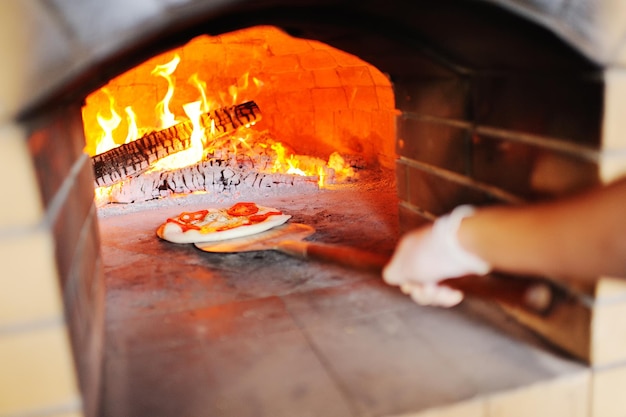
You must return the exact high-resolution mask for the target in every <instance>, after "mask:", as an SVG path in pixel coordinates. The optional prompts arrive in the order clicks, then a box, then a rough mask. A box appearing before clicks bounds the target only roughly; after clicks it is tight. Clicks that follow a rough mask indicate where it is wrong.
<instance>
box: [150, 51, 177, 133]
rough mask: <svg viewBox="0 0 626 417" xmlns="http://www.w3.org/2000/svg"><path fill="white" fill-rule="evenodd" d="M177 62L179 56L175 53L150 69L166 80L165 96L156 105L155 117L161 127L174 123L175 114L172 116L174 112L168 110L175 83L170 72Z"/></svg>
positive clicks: (165, 127)
mask: <svg viewBox="0 0 626 417" xmlns="http://www.w3.org/2000/svg"><path fill="white" fill-rule="evenodd" d="M179 62H180V56H179V55H178V54H176V55H174V58H172V60H171V61H170V62H168V63H166V64H161V65H157V66H156V67H155V68H154V69H153V70H152V75H156V76H159V77H163V78H165V80H166V81H167V93H166V94H165V97H163V100H161V101H160V102H159V103H158V104H157V105H156V111H157V117H158V118H159V120H160V121H161V128H162V129H167V128H168V127H170V126H174V125H175V124H176V116H174V113H172V112H171V111H170V101H171V100H172V97H173V96H174V87H175V85H176V83H175V82H174V78H173V77H172V74H173V73H174V71H175V70H176V67H177V66H178V63H179Z"/></svg>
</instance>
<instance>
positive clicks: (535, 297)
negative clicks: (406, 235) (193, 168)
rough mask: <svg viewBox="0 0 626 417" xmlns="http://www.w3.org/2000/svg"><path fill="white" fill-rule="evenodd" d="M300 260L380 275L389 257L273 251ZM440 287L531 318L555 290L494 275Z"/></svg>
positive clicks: (294, 247) (301, 248)
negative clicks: (522, 312)
mask: <svg viewBox="0 0 626 417" xmlns="http://www.w3.org/2000/svg"><path fill="white" fill-rule="evenodd" d="M274 249H275V250H278V251H280V252H283V253H286V254H288V255H291V256H295V257H298V258H302V259H312V260H318V261H323V262H329V263H333V264H336V265H341V266H346V267H350V268H353V269H358V270H362V271H369V272H374V273H377V274H380V273H381V272H382V270H383V268H384V267H385V265H386V264H387V263H388V262H389V259H390V258H389V257H388V256H385V255H382V254H378V253H372V252H367V251H362V250H360V249H355V248H350V247H345V246H335V245H328V244H320V243H314V242H307V241H284V242H281V243H279V244H278V245H277V246H276V247H275V248H274ZM440 284H441V285H445V286H448V287H450V288H454V289H457V290H459V291H462V292H463V293H464V294H465V295H466V296H472V297H479V298H483V299H491V300H494V301H498V302H500V303H502V304H506V305H508V306H510V307H513V308H517V309H519V308H521V309H524V310H526V311H529V312H531V313H533V314H538V315H545V314H547V313H548V312H549V310H550V309H551V308H552V305H553V301H554V298H555V294H554V291H555V290H554V288H553V286H552V285H550V284H548V283H547V282H543V281H540V280H536V279H529V278H517V277H515V278H513V277H511V278H498V277H496V276H494V275H486V276H473V275H472V276H465V277H460V278H452V279H446V280H443V281H441V283H440Z"/></svg>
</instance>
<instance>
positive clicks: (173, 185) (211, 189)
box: [83, 28, 366, 206]
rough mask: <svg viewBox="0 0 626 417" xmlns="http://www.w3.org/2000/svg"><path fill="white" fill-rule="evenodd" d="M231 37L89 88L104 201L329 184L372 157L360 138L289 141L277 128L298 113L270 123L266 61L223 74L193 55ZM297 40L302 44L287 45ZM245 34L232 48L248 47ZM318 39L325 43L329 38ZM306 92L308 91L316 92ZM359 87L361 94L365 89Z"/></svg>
mask: <svg viewBox="0 0 626 417" xmlns="http://www.w3.org/2000/svg"><path fill="white" fill-rule="evenodd" d="M254 30H256V33H257V34H255V35H254V37H255V39H257V38H258V36H259V35H258V33H261V34H262V36H265V37H266V38H267V37H268V36H271V37H273V38H276V37H279V36H280V37H281V38H280V42H281V48H283V49H284V48H293V49H298V48H302V47H301V46H297V45H298V42H304V41H302V40H298V39H294V38H290V37H288V36H286V35H282V34H281V33H280V32H279V31H278V30H276V29H273V28H256V29H254ZM221 42H223V37H222V38H220V41H219V42H216V40H215V38H211V37H208V36H203V37H200V38H196V39H194V40H192V41H191V42H190V43H188V44H187V45H185V46H184V47H181V48H178V49H175V50H172V51H169V52H167V53H164V54H161V55H159V56H156V57H154V58H152V59H151V60H149V61H146V62H144V63H143V64H141V65H139V66H138V67H136V68H134V69H132V70H130V71H128V72H126V73H124V74H122V75H120V76H119V77H117V78H115V79H113V80H111V81H110V82H109V83H108V84H107V85H105V86H104V87H102V88H101V89H100V90H97V91H95V92H93V93H92V94H91V95H90V96H89V97H87V100H86V104H85V106H84V107H83V120H84V127H85V137H86V141H87V144H86V148H85V151H86V152H87V153H88V154H89V155H90V156H91V158H92V163H93V167H94V173H95V179H96V184H95V185H96V204H97V205H99V206H102V205H105V204H107V203H114V202H118V203H130V202H139V201H147V200H152V199H155V198H160V197H165V196H168V195H172V194H189V193H209V194H210V193H215V194H216V195H217V194H219V195H224V194H225V193H226V194H227V193H231V192H233V191H237V192H241V191H242V190H268V189H270V188H284V187H291V186H294V185H297V186H298V187H317V188H321V187H327V186H329V185H330V184H337V183H345V182H350V181H354V180H355V179H356V178H357V175H358V171H359V170H360V169H362V168H363V167H364V166H365V164H366V163H365V160H364V158H363V157H362V156H361V155H359V154H358V152H351V149H350V146H346V145H341V144H339V145H338V146H337V148H338V149H329V148H328V147H325V148H324V149H323V150H321V151H320V150H313V151H312V152H311V153H307V154H302V153H300V152H299V151H298V149H296V148H297V142H299V141H301V140H300V139H299V138H294V139H293V140H291V141H290V142H291V143H287V142H286V141H284V140H281V139H280V138H277V135H276V131H280V129H281V120H284V121H287V122H289V121H290V120H289V119H290V117H291V115H290V114H289V113H285V112H279V113H274V114H273V115H272V117H271V123H265V125H263V122H264V121H265V120H264V109H263V106H262V104H261V103H262V102H265V103H266V102H267V99H264V98H263V97H264V95H263V93H264V90H265V89H267V87H268V85H271V84H272V83H274V84H275V83H276V80H277V76H276V75H268V73H267V72H265V73H263V74H264V76H265V79H264V78H263V76H259V75H256V74H254V72H257V73H260V72H262V71H261V69H260V68H258V67H262V66H264V65H266V63H263V62H262V63H261V64H258V62H259V61H258V60H257V61H256V62H257V63H256V64H255V63H254V62H253V63H249V61H244V62H248V67H247V68H245V67H246V65H245V64H242V65H239V67H238V69H239V70H240V71H238V72H237V71H236V70H232V69H231V70H227V71H228V73H227V74H226V75H224V74H221V75H220V74H216V73H215V70H216V68H214V67H215V66H214V65H211V64H210V63H208V64H207V63H200V64H198V61H197V60H196V59H194V58H193V57H195V56H198V55H206V54H207V50H209V48H208V47H209V46H212V45H214V44H215V43H218V44H220V43H221ZM289 42H291V45H292V46H286V44H288V43H289ZM243 43H245V42H240V43H235V46H234V47H233V46H229V47H228V48H227V50H231V49H232V48H240V47H243ZM252 43H253V44H254V42H252ZM256 45H257V49H256V50H255V49H254V48H253V51H254V52H253V54H255V55H257V56H258V55H259V52H258V49H259V48H260V50H261V51H267V52H268V54H269V55H270V56H271V54H272V46H271V45H267V44H266V45H262V44H259V42H256ZM259 45H260V46H259ZM294 45H295V46H294ZM316 47H317V48H318V49H317V50H316V51H317V52H319V51H320V50H321V49H319V48H321V46H319V45H318V46H316ZM328 48H330V47H328ZM314 52H315V51H314ZM318 55H319V54H318ZM224 59H225V60H228V58H227V57H225V58H224ZM187 61H191V62H189V63H187ZM274 65H276V64H274ZM282 65H285V64H282ZM255 66H257V68H250V67H255ZM255 69H256V71H255ZM222 72H223V70H222ZM331 72H332V71H331ZM282 73H284V71H283V72H282ZM292 82H293V83H298V82H300V83H302V81H301V80H297V79H296V80H293V81H292ZM275 88H276V87H273V89H275ZM305 88H306V86H305ZM303 91H305V93H300V94H304V95H306V94H308V92H306V91H307V90H306V89H305V90H303ZM344 91H345V88H344ZM347 94H350V92H349V91H348V92H347ZM296 95H297V94H296ZM352 95H353V98H354V95H355V92H353V93H352ZM265 97H267V95H266V96H265ZM257 98H258V99H259V101H258V102H257ZM270 107H274V106H270ZM273 110H275V108H274V109H273ZM302 129H306V127H303V128H302ZM283 136H284V135H283ZM287 139H288V140H289V138H287ZM294 143H295V144H294ZM342 148H343V149H342ZM360 148H362V146H360V145H359V146H356V149H357V150H358V149H360ZM309 149H313V148H311V147H310V146H309ZM340 151H343V152H340ZM346 151H347V152H346Z"/></svg>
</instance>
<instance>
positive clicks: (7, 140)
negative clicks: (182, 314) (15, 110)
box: [0, 105, 104, 417]
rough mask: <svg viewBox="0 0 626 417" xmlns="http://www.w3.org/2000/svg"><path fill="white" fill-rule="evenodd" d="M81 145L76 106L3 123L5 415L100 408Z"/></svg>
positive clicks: (95, 294) (100, 304) (97, 309)
mask: <svg viewBox="0 0 626 417" xmlns="http://www.w3.org/2000/svg"><path fill="white" fill-rule="evenodd" d="M83 143H84V139H83V133H82V119H81V114H80V106H79V105H74V106H69V107H64V106H59V107H58V108H56V109H55V111H54V112H52V113H49V114H48V115H47V116H46V118H41V119H38V120H31V121H29V122H27V123H23V124H21V125H19V126H18V125H5V126H3V127H2V129H0V144H1V146H2V150H3V151H2V153H1V154H0V155H1V156H0V166H1V168H0V174H1V175H2V178H5V183H6V184H7V186H6V189H5V190H4V191H3V203H2V204H1V205H0V207H1V208H0V211H1V213H0V218H1V219H2V221H0V246H2V264H3V273H2V275H3V276H2V279H1V280H0V305H1V306H2V308H0V369H2V372H0V392H2V395H0V416H3V417H4V416H18V415H20V416H21V415H29V416H39V415H41V416H80V415H89V416H94V415H95V412H96V407H97V403H98V400H99V391H100V382H99V381H100V369H101V364H102V346H103V334H104V333H103V329H104V327H103V319H104V287H103V279H102V278H103V277H102V275H101V269H100V265H99V262H100V255H99V253H100V248H99V237H98V228H97V222H96V220H97V219H96V212H95V207H94V205H93V185H92V184H93V175H92V172H91V164H90V161H89V159H88V158H87V157H86V156H85V155H84V154H83V153H82V146H83ZM83 413H84V414H83Z"/></svg>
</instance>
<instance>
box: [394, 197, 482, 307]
mask: <svg viewBox="0 0 626 417" xmlns="http://www.w3.org/2000/svg"><path fill="white" fill-rule="evenodd" d="M474 211H475V209H474V207H472V206H468V205H464V206H459V207H457V208H455V209H454V210H453V211H452V212H451V213H450V214H447V215H445V216H442V217H440V218H438V219H437V220H436V221H435V223H434V224H433V225H432V227H430V228H426V229H420V230H418V231H416V232H412V233H409V234H408V235H406V236H405V237H404V238H403V239H402V240H401V241H400V244H399V245H398V247H397V248H396V251H395V253H394V255H393V258H392V259H391V262H390V263H389V264H388V265H387V266H386V267H385V269H384V270H383V278H384V280H385V282H387V283H388V284H390V285H398V286H400V288H401V290H402V292H404V293H405V294H410V295H411V298H413V300H414V301H415V302H417V303H418V304H422V305H435V306H441V307H451V306H453V305H456V304H458V303H460V302H461V301H462V300H463V293H462V292H461V291H458V290H454V289H452V288H449V287H444V286H441V285H437V283H438V282H439V281H441V280H444V279H448V278H458V277H461V276H464V275H485V274H486V273H488V272H489V271H490V270H491V267H490V265H489V264H488V263H487V262H485V261H484V260H482V259H480V258H479V257H478V256H476V255H474V254H472V253H469V252H467V251H466V250H465V249H463V247H462V246H461V244H460V243H459V240H458V237H457V233H458V230H459V226H460V225H461V221H462V220H463V219H464V218H466V217H468V216H471V215H472V214H473V213H474Z"/></svg>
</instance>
